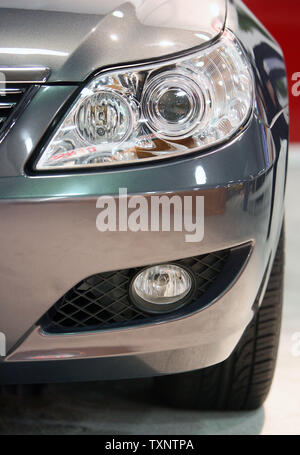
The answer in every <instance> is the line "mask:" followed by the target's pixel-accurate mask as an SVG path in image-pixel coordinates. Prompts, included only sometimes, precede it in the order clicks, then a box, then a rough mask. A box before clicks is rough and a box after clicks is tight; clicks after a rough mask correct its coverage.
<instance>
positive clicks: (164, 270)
mask: <svg viewBox="0 0 300 455" xmlns="http://www.w3.org/2000/svg"><path fill="white" fill-rule="evenodd" d="M194 289H195V278H194V275H193V274H192V272H191V271H189V270H188V269H186V268H183V267H179V266H178V265H175V264H162V265H155V266H153V267H148V268H146V269H144V270H142V271H141V272H139V273H138V274H137V275H136V276H135V277H134V279H133V280H132V283H131V287H130V296H131V298H132V300H133V302H134V303H135V305H136V306H137V307H139V308H140V309H142V310H144V311H147V312H150V313H165V312H169V311H174V310H177V309H178V308H180V307H182V306H183V305H185V304H186V303H188V301H190V299H191V296H192V295H193V291H194Z"/></svg>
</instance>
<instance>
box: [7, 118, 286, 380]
mask: <svg viewBox="0 0 300 455" xmlns="http://www.w3.org/2000/svg"><path fill="white" fill-rule="evenodd" d="M25 120H26V119H25ZM287 131H288V127H287V123H286V121H285V116H284V114H282V115H281V116H279V117H278V119H277V121H276V122H275V124H274V125H273V127H272V128H269V127H267V126H265V125H264V124H263V123H262V122H261V121H260V119H259V118H258V117H257V115H256V114H255V113H254V114H253V115H252V117H251V119H250V120H249V123H248V125H247V126H246V128H245V129H244V130H243V132H241V133H240V134H239V135H238V136H237V137H236V138H235V139H234V140H232V141H231V142H230V143H228V144H226V145H224V146H222V147H220V148H218V149H215V150H211V151H209V152H207V153H202V154H197V153H193V154H190V155H188V156H187V157H181V158H180V159H178V158H177V159H171V160H165V161H163V162H159V163H151V164H149V165H143V166H131V167H124V168H117V169H114V170H108V169H107V170H104V171H103V172H100V173H89V174H74V175H68V176H59V175H43V176H38V175H32V176H24V175H16V176H11V177H3V178H0V193H1V200H0V205H1V214H2V216H1V221H0V222H1V227H0V229H1V234H2V235H1V253H2V260H1V265H0V289H1V306H0V324H1V325H0V332H2V333H3V334H4V335H5V337H6V353H7V355H6V356H5V357H2V359H1V360H0V381H1V382H4V383H18V382H23V383H25V382H50V381H71V380H73V381H77V380H87V379H107V378H121V377H122V378H123V377H127V378H128V377H138V376H154V375H159V374H168V373H176V372H181V371H188V370H194V369H198V368H203V367H207V366H210V365H212V364H215V363H218V362H221V361H223V360H225V359H226V358H227V357H228V356H229V355H230V354H231V352H232V351H233V350H234V348H235V346H236V345H237V343H238V341H239V339H240V337H241V335H242V333H243V331H244V330H245V328H246V326H247V324H248V323H249V322H250V321H251V319H252V317H253V312H254V311H255V309H256V307H257V305H259V300H257V296H258V295H259V293H262V294H263V290H262V287H261V285H262V283H263V282H264V281H265V279H267V276H268V273H269V272H270V267H271V265H272V260H273V257H274V254H275V251H276V246H277V242H278V238H279V234H280V230H281V225H282V220H283V210H284V188H285V170H286V160H287V140H286V138H287V134H288V133H287ZM199 170H200V171H201V172H199ZM124 187H125V188H127V192H128V195H132V194H142V195H145V196H146V197H147V196H149V195H150V194H151V195H153V194H159V195H162V194H167V195H168V196H171V195H179V196H180V197H181V198H183V197H184V196H185V195H191V194H193V195H201V196H204V205H205V219H204V239H203V240H202V241H201V242H199V243H186V242H185V234H186V232H137V233H134V232H104V233H100V232H98V231H97V229H96V216H97V213H98V212H97V209H96V200H97V197H98V196H101V195H111V196H113V197H115V198H117V197H118V193H119V188H124ZM244 244H251V252H250V253H249V255H248V257H247V261H246V263H245V265H244V266H243V267H242V269H241V270H240V271H239V273H237V274H236V277H235V278H234V279H233V280H232V283H230V286H227V288H226V289H225V290H224V292H222V293H221V294H220V295H219V296H218V298H216V299H214V301H212V302H210V305H207V306H206V307H205V308H204V309H202V310H199V311H198V312H195V313H193V314H191V315H187V316H185V317H182V318H179V319H174V320H169V321H168V322H161V323H156V324H150V325H143V326H138V327H132V328H123V329H114V330H105V331H93V332H85V333H80V334H74V333H73V334H72V333H70V334H67V335H66V334H51V335H50V334H45V333H44V332H43V330H42V329H41V327H40V326H39V324H38V323H37V321H39V320H40V318H41V317H42V315H43V314H45V313H46V312H47V311H48V310H49V308H50V307H51V306H52V305H53V304H54V303H55V302H56V301H57V300H58V299H59V298H60V297H61V296H62V295H64V294H65V293H66V292H67V291H68V290H69V289H70V288H71V287H72V286H74V284H75V283H77V282H79V281H80V280H82V279H84V278H86V277H88V276H90V275H93V274H96V273H100V272H105V271H113V270H120V269H127V268H131V267H140V266H146V265H149V264H154V263H162V262H166V261H173V260H176V259H180V258H185V257H190V256H197V255H202V254H205V253H209V252H212V251H218V250H223V249H229V248H232V247H238V246H240V245H244Z"/></svg>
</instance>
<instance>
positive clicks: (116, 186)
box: [0, 0, 289, 409]
mask: <svg viewBox="0 0 300 455" xmlns="http://www.w3.org/2000/svg"><path fill="white" fill-rule="evenodd" d="M0 25H1V26H0V43H1V44H0V210H1V212H0V213H1V216H0V232H1V237H0V242H1V247H0V251H1V260H0V293H1V299H0V383H2V384H33V383H47V382H62V381H86V380H100V379H111V378H114V379H116V378H132V377H135V378H136V377H153V378H155V380H154V386H156V387H157V390H158V391H159V392H160V393H161V395H162V397H163V398H164V399H167V400H168V401H169V402H171V403H174V404H176V405H179V406H183V407H198V408H202V409H203V408H204V409H205V408H210V409H252V408H256V407H258V406H260V405H261V404H262V403H263V401H264V399H265V398H266V396H267V393H268V391H269V388H270V385H271V381H272V377H273V372H274V368H275V361H276V353H277V346H278V338H279V330H280V317H281V307H282V283H283V266H284V227H283V224H284V223H283V221H284V194H285V185H286V166H287V154H288V143H289V120H288V90H287V81H286V70H285V64H284V59H283V55H282V51H281V49H280V47H279V45H278V44H277V43H276V42H275V40H274V39H273V38H272V37H271V36H270V34H269V33H268V32H267V31H266V29H265V28H264V27H263V25H262V24H261V23H260V22H259V21H258V20H257V19H256V18H255V17H254V16H253V14H252V13H251V12H250V11H249V10H248V9H247V7H246V6H245V5H244V4H243V3H242V2H241V1H239V0H228V1H226V0H185V1H182V0H164V1H163V0H151V1H150V0H130V1H127V2H124V3H122V2H120V1H119V0H97V1H96V0H86V1H84V2H82V1H81V0H73V1H72V2H70V1H67V0H44V1H42V0H30V1H28V0H18V1H16V0H0Z"/></svg>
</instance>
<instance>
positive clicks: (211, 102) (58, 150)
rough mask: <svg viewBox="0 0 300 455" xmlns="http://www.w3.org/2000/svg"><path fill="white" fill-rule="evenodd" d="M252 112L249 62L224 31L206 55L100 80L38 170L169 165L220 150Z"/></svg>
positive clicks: (117, 72) (49, 146) (59, 131)
mask: <svg viewBox="0 0 300 455" xmlns="http://www.w3.org/2000/svg"><path fill="white" fill-rule="evenodd" d="M252 105H253V77H252V73H251V70H250V68H249V64H248V61H247V58H246V56H245V54H244V52H243V50H242V48H241V46H240V45H239V43H238V42H237V41H236V39H235V38H234V35H233V34H232V33H231V32H230V31H228V30H226V31H225V32H224V34H223V35H222V38H221V39H220V40H219V41H218V42H217V43H216V44H214V45H212V46H210V47H209V48H207V49H203V50H200V51H198V52H196V53H193V54H190V55H189V56H186V57H183V58H178V59H176V60H173V61H168V63H164V64H156V65H147V66H140V67H138V68H135V69H134V68H133V69H131V68H125V69H119V70H114V71H110V72H105V73H102V74H100V75H98V76H96V77H95V78H94V79H93V80H92V81H91V82H90V83H89V84H88V85H87V86H86V87H85V88H84V89H83V90H82V91H81V93H80V95H79V96H78V98H77V99H76V101H75V102H74V103H73V105H72V106H71V107H70V109H69V111H68V112H67V114H66V116H65V117H64V119H63V120H62V122H61V124H60V125H59V127H58V128H57V130H56V131H55V133H54V135H53V136H52V138H51V139H50V141H49V142H48V144H47V145H46V148H45V150H44V152H43V153H42V155H41V157H40V158H39V160H38V162H37V165H36V169H38V170H46V169H48V170H49V169H60V168H64V169H67V168H69V169H75V168H85V167H91V166H94V167H95V166H101V165H105V164H109V165H112V164H121V163H128V162H136V161H142V160H149V159H158V158H164V157H168V156H171V155H176V154H183V153H187V152H190V151H193V150H201V149H204V148H205V147H208V146H211V145H214V144H218V143H220V142H222V141H225V140H227V139H229V138H230V137H231V136H232V135H233V134H234V133H236V132H237V131H238V130H239V129H240V128H241V127H242V126H243V125H244V123H245V122H246V120H247V118H248V116H249V113H250V111H251V109H252Z"/></svg>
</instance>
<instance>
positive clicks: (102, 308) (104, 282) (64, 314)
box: [40, 250, 230, 333]
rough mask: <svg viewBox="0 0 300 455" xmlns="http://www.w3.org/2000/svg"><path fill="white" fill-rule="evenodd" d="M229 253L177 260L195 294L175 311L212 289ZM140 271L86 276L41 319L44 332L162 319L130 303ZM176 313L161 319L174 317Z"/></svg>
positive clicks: (61, 331)
mask: <svg viewBox="0 0 300 455" xmlns="http://www.w3.org/2000/svg"><path fill="white" fill-rule="evenodd" d="M229 255H230V250H224V251H219V252H215V253H210V254H205V255H202V256H197V257H191V258H187V259H181V260H178V261H174V262H172V264H173V263H174V264H178V265H183V266H185V267H187V268H188V269H191V270H192V272H193V274H194V276H195V278H196V292H195V295H194V298H193V301H191V302H190V303H189V304H188V305H186V306H185V307H184V308H183V309H181V310H179V311H180V312H181V313H182V311H185V312H186V313H187V312H188V311H189V310H188V309H189V308H190V307H192V305H193V302H194V303H195V302H196V301H199V299H200V298H201V297H202V296H204V295H205V293H206V292H207V291H208V290H209V288H211V287H212V286H213V284H214V283H215V281H216V280H217V278H218V277H219V276H220V274H221V273H222V270H223V268H224V266H225V264H226V262H227V260H228V258H229ZM139 270H142V268H140V269H125V270H119V271H116V272H105V273H99V274H97V275H93V276H90V277H89V278H86V279H85V280H83V281H81V282H80V283H78V284H76V285H75V286H74V287H73V288H72V289H70V291H69V292H67V293H66V294H65V295H64V296H63V297H62V298H61V299H60V300H59V301H58V302H57V303H56V304H55V305H54V306H53V307H52V308H51V309H50V310H49V311H48V312H47V313H46V315H45V316H44V317H43V318H42V320H41V321H40V324H41V326H42V328H43V330H44V331H45V332H49V333H69V332H74V331H80V332H82V331H84V330H100V329H112V328H115V327H128V326H131V325H136V324H145V323H153V322H154V321H155V320H157V319H159V320H160V321H161V320H162V316H157V315H151V314H147V313H145V312H143V311H141V310H139V309H138V308H136V307H135V305H134V304H133V303H132V302H131V300H130V298H129V285H130V281H131V279H132V277H133V276H134V275H136V273H137V272H138V271H139ZM177 313H178V311H175V312H172V313H168V314H167V315H165V316H163V318H170V317H172V318H173V317H175V315H176V314H177Z"/></svg>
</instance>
